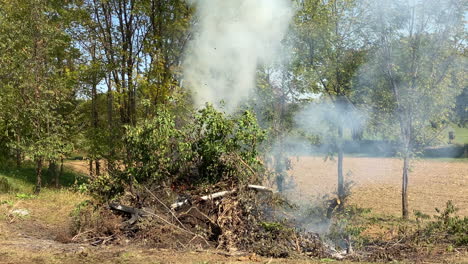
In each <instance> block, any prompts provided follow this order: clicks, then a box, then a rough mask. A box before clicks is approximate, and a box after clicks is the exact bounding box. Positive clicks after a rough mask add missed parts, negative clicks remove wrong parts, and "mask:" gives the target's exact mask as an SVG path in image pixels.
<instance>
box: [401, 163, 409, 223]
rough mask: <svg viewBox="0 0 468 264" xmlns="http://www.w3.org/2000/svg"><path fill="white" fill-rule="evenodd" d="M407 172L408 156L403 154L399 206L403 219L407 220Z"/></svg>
mask: <svg viewBox="0 0 468 264" xmlns="http://www.w3.org/2000/svg"><path fill="white" fill-rule="evenodd" d="M408 171H409V156H408V154H405V157H404V159H403V177H402V185H401V205H402V207H401V208H402V216H403V219H408V217H409V213H408Z"/></svg>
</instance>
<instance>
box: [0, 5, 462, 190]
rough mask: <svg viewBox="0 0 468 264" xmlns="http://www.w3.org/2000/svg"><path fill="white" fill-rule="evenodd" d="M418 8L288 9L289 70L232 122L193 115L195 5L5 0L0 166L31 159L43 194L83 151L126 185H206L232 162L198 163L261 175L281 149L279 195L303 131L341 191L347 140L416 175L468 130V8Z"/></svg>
mask: <svg viewBox="0 0 468 264" xmlns="http://www.w3.org/2000/svg"><path fill="white" fill-rule="evenodd" d="M410 2H411V1H410ZM410 2H408V1H393V2H392V3H387V4H385V5H384V7H385V8H383V7H381V6H380V5H382V4H384V3H379V1H355V0H333V1H320V0H300V1H295V4H296V7H297V12H296V14H295V16H294V19H293V21H292V23H291V25H290V30H289V34H288V35H287V36H286V38H285V40H284V45H285V47H286V50H290V51H291V52H290V55H289V59H288V60H287V61H288V62H287V63H282V64H281V65H264V66H263V67H261V68H260V69H258V74H257V76H258V77H257V91H256V94H257V95H256V96H254V97H252V98H253V99H251V100H249V101H247V102H246V105H245V106H244V108H243V109H244V110H245V109H250V110H251V111H250V112H249V111H247V112H245V111H242V110H241V109H239V112H238V113H237V114H234V115H233V116H230V117H225V116H224V115H223V114H222V113H220V112H217V111H216V110H214V109H213V108H211V106H207V107H206V108H204V109H203V110H201V112H199V113H194V109H193V104H192V101H191V97H190V92H189V91H188V90H187V89H184V87H183V76H182V74H181V73H182V69H181V65H182V61H183V58H184V49H185V47H186V46H187V43H188V42H189V40H190V39H191V37H192V34H193V32H192V31H191V28H192V26H194V25H196V24H197V19H196V18H195V17H194V7H193V6H191V5H190V4H188V3H187V1H184V0H139V1H137V0H67V1H58V0H14V1H11V0H0V157H1V159H2V160H3V162H4V163H5V162H11V163H12V164H13V163H16V166H21V164H22V163H23V162H24V161H28V162H33V163H34V166H35V168H36V174H37V187H36V192H39V191H40V187H41V174H42V170H43V168H44V167H45V166H49V169H50V170H51V171H53V172H54V173H55V174H56V175H57V177H56V184H57V185H58V184H59V174H60V172H59V167H60V163H63V160H64V159H66V158H69V157H71V156H74V155H77V153H79V155H82V156H85V157H86V158H87V160H88V161H89V169H90V174H91V175H100V174H102V173H103V172H104V171H119V172H121V173H120V174H119V175H120V176H121V177H120V176H119V177H120V178H119V179H125V180H126V181H129V182H133V181H140V180H141V179H144V178H145V177H156V178H157V177H159V175H160V174H167V175H178V177H179V176H180V175H182V174H185V175H189V174H194V172H193V169H194V168H196V169H197V170H198V172H197V173H196V174H197V175H199V174H200V175H205V176H206V178H207V179H211V178H213V177H214V175H218V176H219V175H223V173H221V174H219V173H218V172H214V171H215V170H221V171H224V172H225V171H226V170H224V169H226V168H227V167H229V166H228V165H227V164H224V165H222V164H223V162H228V160H223V162H221V165H222V166H221V167H223V166H224V167H223V168H224V169H223V168H220V167H217V166H214V165H213V164H208V163H209V162H208V163H207V161H206V160H203V158H205V159H206V158H213V159H222V158H221V156H222V155H221V153H223V152H236V153H240V154H241V155H244V156H243V157H242V159H243V160H244V159H246V160H247V161H248V162H249V164H250V165H254V164H256V162H257V160H256V158H255V156H257V154H258V153H257V148H258V151H260V149H263V150H268V151H265V152H266V153H269V154H272V155H271V156H273V158H272V159H271V162H272V163H274V165H273V167H274V168H275V170H276V172H277V174H278V175H280V176H278V177H277V178H276V180H277V185H278V188H279V189H281V188H282V186H283V181H284V177H282V176H281V175H284V171H285V169H287V167H288V161H287V157H286V154H285V153H286V152H287V151H288V150H289V149H290V148H291V147H290V146H291V144H289V143H288V142H289V141H288V140H289V139H290V137H291V135H294V137H295V138H301V139H302V140H305V141H306V142H308V144H309V143H310V144H315V145H317V146H320V147H323V146H326V147H325V148H322V149H323V151H322V152H323V153H327V154H337V156H338V174H339V175H338V180H339V192H343V191H344V190H343V188H344V183H343V181H344V180H343V168H342V167H343V156H344V153H345V150H346V149H350V148H351V149H353V148H352V147H351V146H350V143H349V142H351V141H352V140H354V141H359V140H367V142H368V141H370V140H381V141H382V142H384V144H381V145H382V147H384V148H386V147H387V145H388V146H391V147H392V153H394V154H397V153H398V154H399V155H400V156H402V157H403V158H404V160H405V165H404V166H405V167H404V169H403V173H404V174H405V173H406V174H407V173H408V167H409V164H408V163H409V160H410V159H411V158H412V157H413V156H414V155H415V154H417V153H418V152H420V151H422V150H423V149H424V147H426V146H429V145H432V146H434V145H438V144H441V143H443V142H445V143H446V141H447V139H444V138H446V137H447V136H446V131H447V128H449V127H450V126H456V125H460V126H464V125H466V124H467V120H468V111H467V102H468V99H467V88H466V87H467V86H466V81H465V79H464V63H466V58H465V56H466V32H465V28H464V23H463V21H464V10H465V4H464V3H463V1H420V2H418V1H414V3H413V2H411V3H410ZM429 7H431V8H429ZM382 9H386V10H389V11H390V12H387V13H385V14H381V13H379V10H382ZM434 10H436V12H435V11H434ZM392 12H393V13H392ZM324 105H325V106H327V107H325V108H324V107H322V106H324ZM317 107H318V108H317ZM317 109H319V110H317ZM252 112H253V113H256V115H257V117H258V120H259V124H260V127H261V128H260V127H257V121H256V118H255V117H254V115H253V114H252ZM354 112H359V113H365V114H364V116H365V118H364V119H365V122H361V121H362V120H361V119H358V118H356V117H355V116H354V115H351V113H354ZM310 115H317V116H320V117H323V118H322V119H320V120H318V121H317V120H314V122H309V121H310V120H309V119H308V118H309V117H308V116H310ZM243 118H244V119H245V120H244V119H243ZM349 123H351V124H349ZM203 124H204V125H203ZM304 124H305V125H304ZM311 124H313V127H315V130H314V129H312V128H311V127H310V126H311ZM356 124H358V125H356ZM188 128H190V129H192V131H190V129H188ZM316 130H319V132H316ZM191 133H193V134H191ZM210 133H212V134H210ZM249 133H252V134H249ZM263 133H266V134H267V137H266V143H263V144H262V145H260V143H261V142H262V141H263V137H264V135H263ZM441 139H442V140H441ZM216 142H218V143H219V142H222V144H221V143H219V144H218V143H216ZM183 144H186V145H185V146H184V145H183ZM217 144H218V145H217ZM354 144H356V143H354ZM366 144H368V145H369V144H370V143H365V144H364V145H365V146H366ZM370 145H372V144H370ZM377 145H378V144H377ZM248 146H250V147H251V149H248V148H247V147H248ZM379 146H380V145H379ZM379 146H376V147H375V148H379ZM184 147H185V148H189V149H190V151H188V150H187V149H184ZM320 147H319V148H320ZM393 147H394V149H395V151H393ZM167 148H170V149H167ZM246 148H247V149H246ZM359 148H360V146H359V147H358V149H359ZM372 148H373V147H371V149H372ZM296 150H297V149H296ZM378 151H384V150H378ZM378 151H376V152H378ZM351 152H352V151H351ZM356 152H359V150H358V151H356ZM384 152H385V151H384ZM148 153H152V154H154V155H149V156H148ZM184 155H188V156H184ZM252 155H253V156H252ZM196 157H198V159H197V158H196ZM200 157H203V158H202V159H200ZM230 158H231V159H236V156H233V157H230ZM172 161H176V162H175V163H173V162H172ZM183 162H186V164H185V165H182V164H181V163H183ZM194 162H196V163H197V164H198V165H197V166H193V163H194ZM229 162H234V161H229ZM234 163H235V162H234ZM229 164H230V163H229ZM218 165H219V164H218ZM122 171H125V172H122ZM122 173H123V174H124V176H122ZM205 176H204V177H205ZM218 176H216V177H218ZM216 177H215V178H216ZM130 185H131V184H130Z"/></svg>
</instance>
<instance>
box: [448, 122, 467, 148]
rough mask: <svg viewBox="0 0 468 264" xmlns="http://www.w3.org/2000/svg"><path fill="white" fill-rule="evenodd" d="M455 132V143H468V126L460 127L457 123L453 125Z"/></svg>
mask: <svg viewBox="0 0 468 264" xmlns="http://www.w3.org/2000/svg"><path fill="white" fill-rule="evenodd" d="M452 128H453V130H454V132H455V139H454V140H453V142H454V143H458V144H468V127H458V126H457V125H453V126H452Z"/></svg>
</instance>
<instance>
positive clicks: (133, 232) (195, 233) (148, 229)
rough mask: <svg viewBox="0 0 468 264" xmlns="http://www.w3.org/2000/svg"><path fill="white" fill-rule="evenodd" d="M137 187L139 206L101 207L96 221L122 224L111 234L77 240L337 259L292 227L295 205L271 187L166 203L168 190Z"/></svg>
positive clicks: (245, 188) (249, 187) (120, 203)
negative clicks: (140, 192) (139, 188)
mask: <svg viewBox="0 0 468 264" xmlns="http://www.w3.org/2000/svg"><path fill="white" fill-rule="evenodd" d="M141 188H142V190H141V191H142V192H145V193H146V194H147V196H146V198H145V199H141V197H139V198H140V199H139V201H140V204H139V205H140V206H138V207H135V206H127V205H126V204H135V203H132V202H129V201H130V199H128V200H125V199H120V200H119V201H114V202H111V203H109V204H108V205H106V207H107V209H111V211H112V212H113V214H111V215H109V214H108V212H109V210H107V212H104V210H105V209H104V208H105V207H101V209H99V210H101V213H100V217H103V216H104V217H111V218H112V219H113V222H114V223H115V219H116V217H118V219H119V220H120V223H121V224H120V226H119V227H115V229H114V231H113V232H112V231H111V230H112V229H107V231H106V233H102V231H100V232H101V233H99V232H98V229H97V228H96V229H95V230H94V232H88V233H87V234H86V235H83V236H79V234H78V235H77V236H79V237H81V239H82V240H83V239H85V240H86V241H90V240H92V239H94V240H92V241H94V243H109V242H111V241H119V239H118V238H119V237H120V238H125V239H126V240H128V239H129V238H133V239H135V240H134V241H140V242H141V241H144V243H145V244H147V245H150V246H154V247H163V248H177V249H180V248H190V249H198V250H205V249H214V248H216V249H218V250H223V251H225V252H228V253H229V254H239V252H249V253H256V254H258V255H261V256H268V257H292V256H299V255H302V256H304V255H306V256H313V257H335V258H341V256H339V255H337V254H336V252H333V251H332V250H331V249H330V248H329V247H327V246H326V244H325V243H323V241H322V240H321V239H320V237H319V235H318V234H315V233H311V232H307V231H304V230H299V229H298V228H296V223H295V222H294V219H293V218H292V217H291V216H289V215H287V213H286V212H287V211H288V209H291V208H292V207H293V205H291V204H289V203H288V202H287V200H286V199H284V198H283V197H282V196H281V195H280V194H278V193H275V192H274V191H273V190H272V189H270V188H267V187H264V186H259V185H245V186H239V185H238V186H237V187H236V188H231V189H227V190H226V189H225V190H220V188H219V186H218V188H216V186H215V187H214V188H213V189H218V191H214V192H210V193H209V194H206V192H205V194H204V195H203V194H197V193H195V191H193V192H191V193H186V194H184V195H183V196H180V197H179V199H178V200H177V201H175V202H172V203H168V202H167V201H168V197H171V195H168V192H167V191H168V190H167V189H166V190H164V189H163V188H160V189H159V191H158V190H157V189H153V190H150V189H149V188H147V187H141ZM224 188H226V186H225V185H224ZM205 191H206V190H205ZM161 197H163V198H161ZM87 218H90V216H89V215H88V216H87ZM102 221H105V220H102ZM88 222H89V221H88ZM117 222H118V221H117ZM82 223H84V221H82ZM96 225H99V224H96ZM79 230H81V231H77V232H76V233H80V232H83V230H90V226H87V227H86V226H81V227H80V229H79ZM101 230H102V229H101ZM97 233H98V234H97ZM92 236H94V238H93V237H92ZM75 237H76V236H75ZM96 237H98V238H111V239H96Z"/></svg>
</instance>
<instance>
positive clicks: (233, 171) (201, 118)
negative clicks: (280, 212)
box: [89, 105, 265, 200]
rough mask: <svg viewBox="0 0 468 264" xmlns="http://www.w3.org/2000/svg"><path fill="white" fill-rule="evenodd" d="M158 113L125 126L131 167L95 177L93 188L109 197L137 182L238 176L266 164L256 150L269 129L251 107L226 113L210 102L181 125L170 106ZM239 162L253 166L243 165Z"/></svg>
mask: <svg viewBox="0 0 468 264" xmlns="http://www.w3.org/2000/svg"><path fill="white" fill-rule="evenodd" d="M158 113H159V114H158V115H157V116H156V117H154V118H153V119H151V120H147V121H144V122H142V123H140V124H139V125H137V126H135V127H131V126H127V127H126V129H127V132H126V135H125V138H124V142H125V147H126V152H127V159H126V160H125V166H126V169H125V170H123V171H120V170H114V171H110V173H109V174H104V175H101V176H99V177H97V178H96V179H94V180H93V182H92V184H91V185H90V186H89V190H90V191H91V193H93V194H95V195H96V196H97V197H101V198H103V199H104V200H108V199H111V198H113V197H115V196H116V195H118V194H120V193H122V192H123V190H124V188H125V187H126V186H131V185H133V184H148V183H150V184H151V183H161V182H172V183H174V182H178V183H179V184H186V185H194V184H205V183H217V182H219V181H220V180H222V179H223V180H227V181H228V182H230V181H234V182H238V181H243V180H247V177H248V175H249V174H250V176H252V175H251V174H252V173H256V172H257V171H259V170H260V169H261V164H260V161H259V160H258V159H257V156H258V154H259V153H258V151H259V150H258V147H259V145H260V144H261V143H262V141H263V140H264V139H265V132H264V131H263V130H262V129H260V127H259V126H258V124H257V121H256V118H255V116H254V115H253V114H252V113H251V112H249V111H245V112H243V113H241V114H240V115H238V116H237V115H234V116H226V115H225V114H223V113H221V112H219V111H217V110H215V109H214V108H213V106H211V105H207V106H206V107H205V108H203V109H201V110H199V111H198V113H196V114H193V115H192V117H191V118H189V120H188V121H186V122H185V123H184V124H182V125H181V126H180V127H178V126H176V117H175V116H174V115H173V114H172V113H171V112H170V111H169V110H167V109H163V108H161V109H160V110H159V111H158ZM239 162H241V163H244V165H245V166H247V167H248V168H249V169H250V170H253V171H249V172H248V173H246V172H245V171H242V170H240V168H239ZM244 165H242V166H243V167H245V166H244ZM256 176H257V175H255V177H256ZM253 180H254V181H255V180H258V179H255V178H254V179H253Z"/></svg>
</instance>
